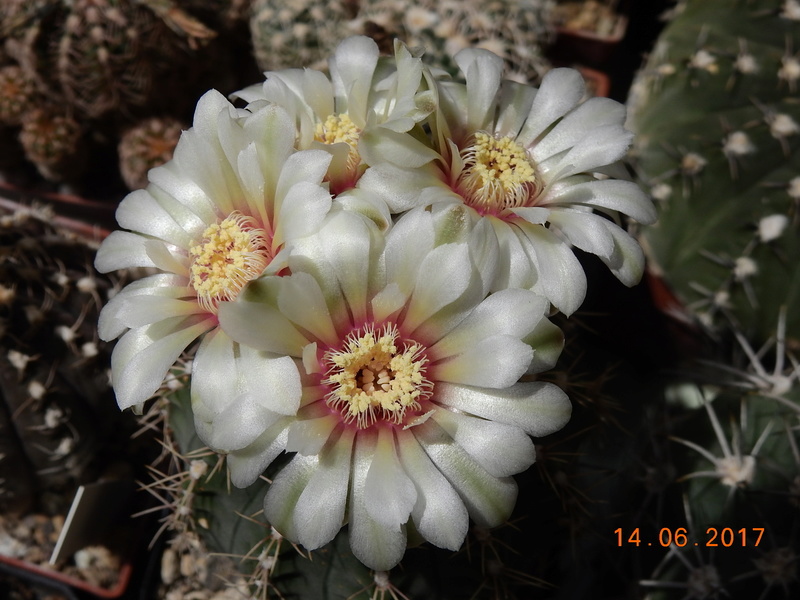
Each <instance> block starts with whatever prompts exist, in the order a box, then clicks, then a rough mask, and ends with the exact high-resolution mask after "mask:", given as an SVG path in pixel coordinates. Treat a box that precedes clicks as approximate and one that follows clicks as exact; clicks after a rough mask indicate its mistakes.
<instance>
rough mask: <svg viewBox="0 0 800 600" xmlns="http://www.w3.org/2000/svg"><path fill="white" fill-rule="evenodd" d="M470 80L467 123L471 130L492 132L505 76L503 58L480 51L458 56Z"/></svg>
mask: <svg viewBox="0 0 800 600" xmlns="http://www.w3.org/2000/svg"><path fill="white" fill-rule="evenodd" d="M454 60H455V61H456V64H457V65H458V67H459V68H460V69H461V72H462V73H464V77H465V78H466V81H467V98H468V105H467V122H466V125H467V127H468V128H469V130H470V131H486V130H488V129H490V127H491V122H492V119H493V118H494V116H495V115H494V112H495V106H494V101H495V98H496V97H497V93H498V91H499V90H500V83H501V81H502V76H503V59H502V58H500V57H499V56H497V55H496V54H493V53H491V52H489V51H488V50H483V49H480V48H466V49H464V50H462V51H461V52H459V53H458V54H456V55H455V57H454Z"/></svg>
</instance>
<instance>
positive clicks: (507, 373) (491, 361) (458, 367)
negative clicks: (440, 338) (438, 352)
mask: <svg viewBox="0 0 800 600" xmlns="http://www.w3.org/2000/svg"><path fill="white" fill-rule="evenodd" d="M532 359H533V349H532V348H531V347H530V346H528V345H527V344H526V343H525V342H522V341H520V339H519V338H516V337H512V336H510V335H492V336H490V337H487V338H483V339H480V338H475V339H473V340H472V341H471V344H470V345H469V346H466V347H464V349H463V351H462V352H461V353H460V354H457V355H455V356H452V357H450V358H449V359H448V360H446V361H445V362H443V363H440V364H437V365H436V379H437V380H438V381H447V382H450V383H461V384H464V385H476V386H479V387H486V388H506V387H508V386H510V385H513V384H514V383H516V382H517V380H519V378H520V377H521V376H522V375H524V374H525V372H526V371H527V370H528V367H529V366H530V364H531V360H532Z"/></svg>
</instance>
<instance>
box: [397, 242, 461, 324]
mask: <svg viewBox="0 0 800 600" xmlns="http://www.w3.org/2000/svg"><path fill="white" fill-rule="evenodd" d="M472 275H473V267H472V264H471V261H470V260H469V246H467V244H444V245H442V246H438V247H436V248H434V249H433V250H431V251H430V252H429V253H428V254H427V256H425V258H423V259H422V263H421V264H419V265H418V266H417V277H416V279H417V281H416V286H415V288H414V292H413V293H412V295H411V300H410V301H409V303H408V311H407V312H406V317H405V320H404V322H403V325H404V327H406V328H407V329H408V330H409V331H414V330H416V329H417V328H418V327H420V326H421V325H423V324H424V323H425V321H427V320H428V319H430V317H431V316H432V315H434V314H435V313H436V312H437V311H439V310H440V309H443V308H445V307H446V306H447V305H448V304H450V303H452V302H455V301H456V300H458V299H459V298H460V297H461V295H462V294H463V293H464V292H465V291H467V288H468V287H469V285H470V283H471V282H472Z"/></svg>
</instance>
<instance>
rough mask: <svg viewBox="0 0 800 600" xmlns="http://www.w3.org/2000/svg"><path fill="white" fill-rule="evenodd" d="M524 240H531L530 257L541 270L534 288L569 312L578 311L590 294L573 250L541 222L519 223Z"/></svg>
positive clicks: (558, 306)
mask: <svg viewBox="0 0 800 600" xmlns="http://www.w3.org/2000/svg"><path fill="white" fill-rule="evenodd" d="M515 233H517V235H518V236H520V241H522V242H523V243H525V242H527V243H528V246H527V251H528V252H530V253H531V254H529V257H530V258H531V259H533V262H534V264H535V266H536V270H537V271H538V281H537V282H536V284H535V286H534V288H533V289H534V291H536V292H539V293H541V294H543V295H544V296H546V297H547V299H548V300H550V302H552V303H553V305H554V306H555V307H556V308H558V309H559V310H560V311H561V312H563V313H564V314H565V315H567V316H569V315H571V314H572V313H573V312H575V311H576V310H577V309H578V307H579V306H580V305H581V304H582V303H583V300H584V298H585V297H586V275H585V273H584V272H583V267H582V266H581V264H580V262H579V261H578V259H577V258H575V255H574V254H573V253H572V250H571V249H570V248H569V247H568V246H567V245H566V244H564V242H563V241H561V240H560V239H559V238H558V237H557V236H556V235H555V234H554V233H553V232H551V231H550V230H549V229H546V228H545V227H542V226H541V225H531V224H528V223H526V222H522V223H519V224H518V225H517V228H516V231H515Z"/></svg>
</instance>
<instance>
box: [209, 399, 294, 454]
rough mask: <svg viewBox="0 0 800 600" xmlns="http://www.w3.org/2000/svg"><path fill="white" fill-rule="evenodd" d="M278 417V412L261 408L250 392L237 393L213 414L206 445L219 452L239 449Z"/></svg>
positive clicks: (250, 442)
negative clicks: (219, 410)
mask: <svg viewBox="0 0 800 600" xmlns="http://www.w3.org/2000/svg"><path fill="white" fill-rule="evenodd" d="M229 393H230V392H229ZM279 419H280V415H278V414H277V413H275V412H273V411H271V410H268V409H266V408H264V405H263V403H261V402H259V401H258V398H257V397H256V396H255V395H254V394H252V393H240V394H237V395H236V396H234V397H233V398H232V399H231V401H230V402H228V403H227V405H226V406H225V408H224V409H223V410H222V411H221V412H219V413H218V414H216V415H215V416H214V420H213V422H212V423H211V428H210V430H209V434H210V437H209V439H208V445H209V446H211V447H212V448H214V449H215V450H217V451H222V452H230V451H232V450H241V449H243V448H246V447H247V446H249V445H250V444H252V443H253V442H255V440H256V439H257V438H258V437H259V436H260V435H261V434H262V433H264V432H265V431H266V430H267V429H269V428H270V427H271V426H272V425H274V424H275V423H276V422H277V421H278V420H279Z"/></svg>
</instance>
